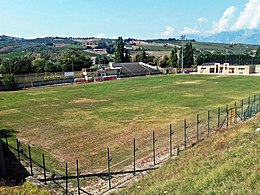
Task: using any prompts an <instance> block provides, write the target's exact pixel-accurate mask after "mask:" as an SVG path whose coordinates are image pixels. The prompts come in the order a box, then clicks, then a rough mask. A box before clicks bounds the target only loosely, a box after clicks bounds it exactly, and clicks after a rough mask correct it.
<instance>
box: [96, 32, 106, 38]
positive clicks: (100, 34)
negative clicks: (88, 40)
mask: <svg viewBox="0 0 260 195" xmlns="http://www.w3.org/2000/svg"><path fill="white" fill-rule="evenodd" d="M94 37H96V38H105V37H106V34H105V33H102V32H101V33H98V34H97V35H95V36H94Z"/></svg>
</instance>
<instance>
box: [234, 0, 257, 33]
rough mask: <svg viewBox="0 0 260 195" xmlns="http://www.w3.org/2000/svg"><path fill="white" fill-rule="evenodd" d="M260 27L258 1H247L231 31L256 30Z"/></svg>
mask: <svg viewBox="0 0 260 195" xmlns="http://www.w3.org/2000/svg"><path fill="white" fill-rule="evenodd" d="M259 27H260V0H249V1H248V3H247V4H246V5H245V9H244V10H243V11H242V12H241V13H240V16H239V17H238V19H237V21H236V23H235V24H234V26H233V27H232V29H233V30H239V29H256V28H259Z"/></svg>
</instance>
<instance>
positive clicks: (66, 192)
mask: <svg viewBox="0 0 260 195" xmlns="http://www.w3.org/2000/svg"><path fill="white" fill-rule="evenodd" d="M65 181H66V187H65V194H66V195H68V163H66V173H65Z"/></svg>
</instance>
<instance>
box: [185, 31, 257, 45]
mask: <svg viewBox="0 0 260 195" xmlns="http://www.w3.org/2000/svg"><path fill="white" fill-rule="evenodd" d="M187 36H188V37H189V38H194V39H195V40H196V41H202V42H215V43H244V44H254V45H260V30H238V31H228V32H221V33H217V34H214V35H211V36H208V37H202V36H198V35H187Z"/></svg>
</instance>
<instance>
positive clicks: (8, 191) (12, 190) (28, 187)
mask: <svg viewBox="0 0 260 195" xmlns="http://www.w3.org/2000/svg"><path fill="white" fill-rule="evenodd" d="M0 194H1V195H18V194H19V195H35V194H37V195H51V194H52V193H50V192H49V191H47V190H45V189H43V188H41V187H39V186H36V185H33V184H31V183H28V182H25V183H24V184H23V185H22V186H14V187H1V186H0Z"/></svg>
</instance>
